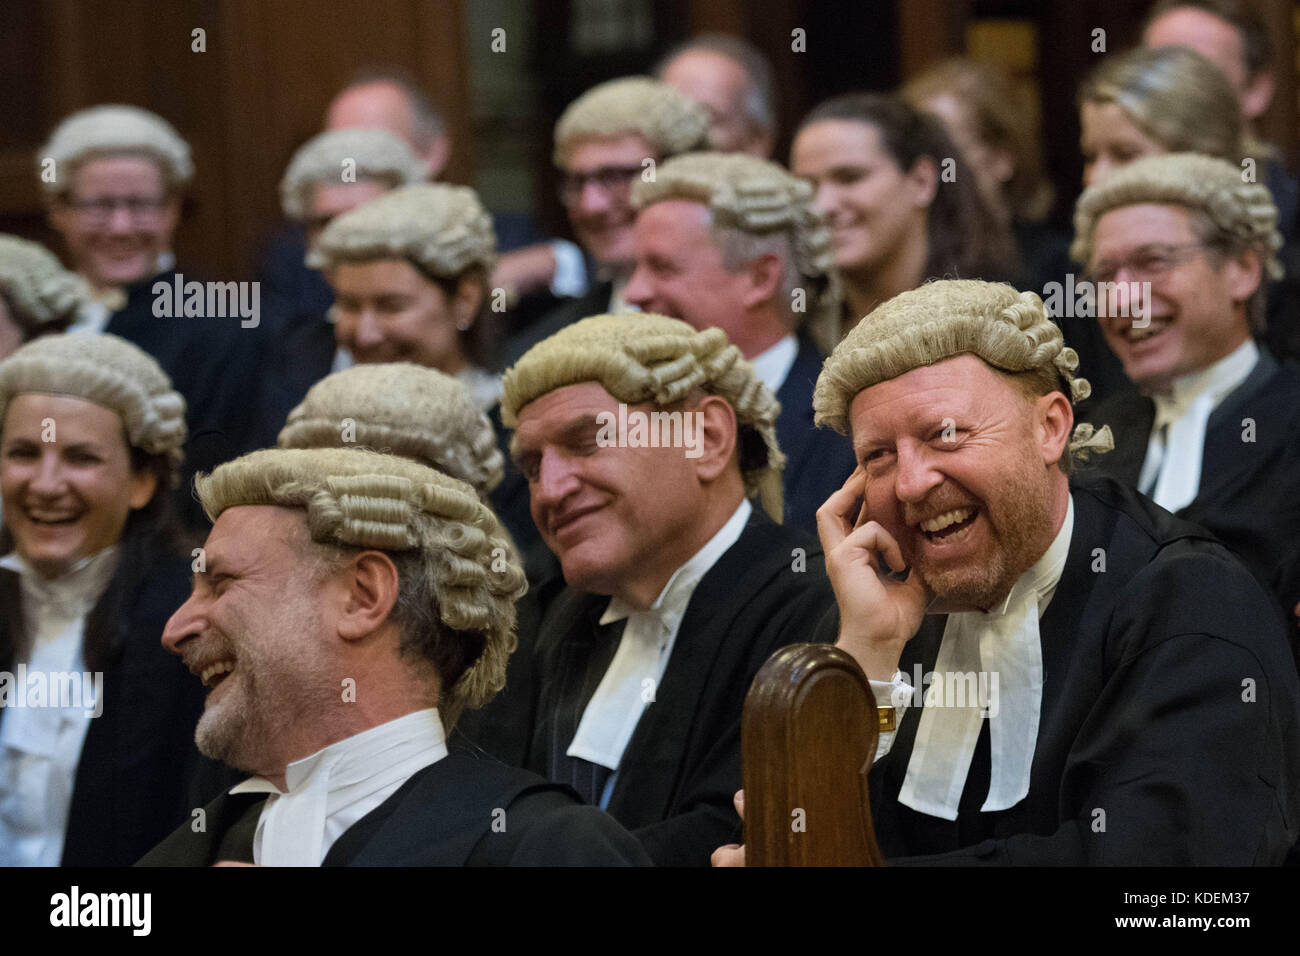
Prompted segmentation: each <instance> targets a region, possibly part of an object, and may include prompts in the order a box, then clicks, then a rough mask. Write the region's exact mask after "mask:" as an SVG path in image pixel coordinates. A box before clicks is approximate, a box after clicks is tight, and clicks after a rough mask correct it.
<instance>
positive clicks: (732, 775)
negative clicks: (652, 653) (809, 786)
mask: <svg viewBox="0 0 1300 956" xmlns="http://www.w3.org/2000/svg"><path fill="white" fill-rule="evenodd" d="M795 549H803V551H802V552H801V553H800V554H792V552H794V551H795ZM805 562H806V563H805ZM796 567H804V568H806V569H805V570H794V568H796ZM833 601H834V599H833V597H832V594H831V589H830V584H829V582H828V581H827V579H826V575H825V566H824V563H823V561H822V555H821V548H820V547H819V546H818V545H817V544H816V542H815V541H813V540H812V539H811V538H808V537H807V536H805V535H802V534H800V533H798V532H795V531H793V530H791V529H789V528H785V527H783V526H781V525H777V524H774V523H773V522H772V521H771V520H770V519H769V518H767V516H766V515H764V514H763V513H762V512H761V510H760V509H758V508H757V507H755V510H754V515H753V517H752V518H751V519H750V522H749V524H748V525H747V527H746V528H745V531H744V533H743V534H742V535H741V536H740V538H739V540H737V541H736V543H735V544H734V545H732V547H731V548H730V549H728V550H727V552H726V553H725V554H723V555H722V557H721V558H720V559H719V560H718V562H717V563H716V564H715V565H714V566H713V568H712V569H711V570H710V571H709V572H708V573H707V574H706V575H705V576H704V577H703V578H702V579H701V580H700V583H699V585H698V586H697V587H696V589H695V593H694V594H693V595H692V596H691V601H690V603H689V604H688V605H687V608H686V613H685V615H684V616H683V618H682V621H681V625H680V627H679V628H678V632H677V640H676V643H675V644H674V646H673V651H672V655H671V657H670V658H669V660H668V666H667V669H666V670H665V671H664V675H663V679H662V680H661V681H660V682H659V685H658V687H657V688H656V691H655V699H654V702H653V703H651V704H649V705H648V706H647V708H646V710H645V712H644V714H643V715H642V717H641V720H640V722H639V723H638V724H637V727H636V731H635V732H634V733H633V735H632V739H631V740H630V741H629V742H628V745H627V749H626V751H625V752H624V754H623V760H622V763H621V764H620V766H619V770H618V779H617V782H616V784H615V786H614V789H613V793H612V795H611V797H610V801H609V805H608V807H607V808H606V809H608V811H609V812H610V814H612V815H613V816H614V818H615V819H617V820H618V821H619V822H620V823H622V824H623V825H624V826H626V827H627V828H628V829H630V830H633V831H634V832H635V833H636V835H637V836H638V837H639V838H640V840H641V842H642V843H643V844H644V845H645V847H646V850H647V851H648V852H649V854H650V857H651V859H653V860H654V861H655V863H656V864H657V865H660V866H664V865H673V866H682V865H695V866H705V865H707V864H708V862H709V856H710V854H711V853H712V852H713V850H715V849H716V848H717V847H719V846H721V845H723V844H724V843H730V842H734V841H735V840H737V838H738V837H739V834H740V820H739V818H738V817H737V816H736V811H735V808H734V806H733V805H732V797H733V795H734V794H735V792H736V791H737V790H739V789H740V787H741V772H740V715H741V709H742V706H743V704H744V700H745V694H746V693H747V692H748V691H749V685H750V683H751V682H752V681H753V679H754V675H755V674H756V673H757V672H758V669H759V668H760V667H761V666H762V665H763V663H764V662H765V661H766V660H767V659H768V657H769V656H771V654H772V652H773V651H775V650H776V649H777V648H779V647H782V646H784V645H786V644H793V643H796V642H799V641H807V640H810V639H811V631H812V629H813V627H814V625H815V624H816V622H817V620H818V619H819V618H820V617H821V615H822V614H823V613H824V612H825V610H826V608H827V607H829V606H831V605H832V604H833ZM608 603H609V598H608V597H604V596H600V595H594V594H582V593H580V592H577V591H574V590H572V589H566V590H565V591H564V592H563V593H562V594H561V595H560V596H559V597H558V598H557V599H556V600H555V602H554V604H553V605H552V606H551V609H550V611H549V612H548V614H547V616H546V618H545V620H544V621H543V622H542V628H541V632H540V634H539V636H538V652H537V653H538V657H537V665H536V666H537V680H538V681H539V702H538V709H537V712H536V714H535V715H534V721H533V728H534V729H533V735H532V740H533V746H532V750H531V752H530V755H529V768H530V769H533V770H536V771H538V772H540V773H545V774H547V775H553V774H554V773H555V767H554V766H553V761H552V758H553V756H554V755H553V754H552V748H551V743H552V740H551V738H552V736H553V731H554V726H555V715H556V713H557V712H558V710H559V708H561V707H563V708H566V709H568V710H570V711H573V710H574V709H576V712H577V713H578V714H579V715H580V714H581V712H582V711H583V710H584V709H585V708H586V704H587V702H588V701H589V700H590V699H591V694H592V693H593V692H594V691H595V687H596V685H598V684H599V678H600V675H603V673H604V670H605V666H607V665H601V664H595V665H594V666H593V661H608V660H609V659H610V658H611V657H612V649H613V648H614V647H615V646H616V644H617V641H618V640H619V639H621V636H622V627H621V626H614V627H610V628H601V627H599V626H598V624H597V622H598V621H599V619H600V616H601V613H602V612H603V611H604V609H605V607H606V605H607V604H608ZM611 642H612V643H611ZM575 675H576V676H578V678H579V679H578V680H577V681H574V680H573V679H572V678H573V677H574V676H575ZM583 675H588V677H589V678H590V679H587V680H583V679H582V678H583ZM583 685H585V686H583ZM571 740H572V737H571V736H570V737H569V740H564V741H559V742H558V743H559V747H560V750H561V751H563V750H566V749H567V748H568V745H569V743H570V742H571ZM553 779H554V777H553Z"/></svg>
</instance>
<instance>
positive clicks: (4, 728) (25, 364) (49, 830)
mask: <svg viewBox="0 0 1300 956" xmlns="http://www.w3.org/2000/svg"><path fill="white" fill-rule="evenodd" d="M185 434H186V431H185V402H184V400H183V399H182V398H181V396H180V395H179V394H178V393H177V392H176V391H175V390H173V389H172V387H171V382H170V381H169V380H168V378H167V376H166V374H164V372H163V371H162V369H161V368H160V367H159V366H158V363H157V362H155V361H154V360H153V359H152V358H150V357H149V356H148V355H146V354H145V353H144V352H142V351H141V350H140V349H138V348H136V347H135V346H133V345H131V344H130V343H129V342H126V341H125V340H124V339H120V338H118V337H116V336H113V335H100V336H92V335H85V334H64V335H53V336H45V337H42V338H39V339H36V340H34V341H32V342H30V343H28V344H27V345H25V346H23V347H22V348H20V349H18V350H17V351H16V352H14V353H13V354H12V355H10V356H9V357H8V358H7V359H5V360H4V361H3V362H0V491H2V492H3V496H4V505H5V508H4V527H3V530H2V532H0V551H3V554H4V556H3V558H0V671H3V672H5V675H6V676H7V677H9V687H8V693H7V694H6V695H5V696H4V698H3V703H4V706H3V708H0V864H4V865H29V866H41V865H44V866H52V865H57V864H59V863H60V862H61V863H63V864H65V865H74V866H124V865H129V864H131V863H134V862H135V861H136V860H137V859H138V858H139V857H140V856H142V855H143V854H144V853H145V852H146V851H147V850H149V849H150V848H151V847H152V846H153V845H154V844H155V843H156V842H158V840H160V839H161V838H162V837H163V836H165V835H166V834H167V833H168V832H169V831H170V830H171V829H173V828H174V827H175V826H176V825H177V824H178V823H179V822H180V821H181V820H182V819H184V817H185V816H186V815H187V813H188V810H187V808H188V807H190V806H196V805H198V804H196V803H193V802H192V800H191V797H197V796H201V795H200V794H190V793H189V787H190V774H191V772H192V771H193V769H194V768H195V766H196V764H195V761H196V760H197V751H196V750H195V748H194V743H193V735H194V727H195V723H196V721H197V719H198V715H199V713H200V711H201V710H202V707H203V702H202V686H201V684H200V682H199V681H198V679H196V678H195V677H194V676H193V675H191V674H189V673H187V672H186V671H185V669H184V668H183V667H182V666H181V665H180V664H179V662H178V661H177V660H176V659H175V658H173V657H172V656H171V655H169V654H167V653H166V652H165V651H164V650H163V648H162V646H161V643H160V637H161V634H162V628H163V625H164V624H165V622H166V621H167V618H168V617H170V616H171V614H172V612H173V611H174V610H175V609H176V608H177V607H179V606H180V604H181V603H183V602H184V600H185V597H186V594H187V592H188V577H189V572H190V563H189V561H188V560H187V558H186V556H183V555H181V554H179V553H177V551H176V546H175V544H174V536H173V526H172V521H171V516H170V509H171V506H172V496H171V495H170V494H168V491H169V490H170V488H171V487H172V485H173V484H174V481H175V476H176V474H177V470H178V468H179V466H180V463H181V447H182V445H183V444H184V441H185ZM200 558H201V555H200V556H197V557H196V561H197V560H199V559H200ZM199 569H200V570H201V568H199Z"/></svg>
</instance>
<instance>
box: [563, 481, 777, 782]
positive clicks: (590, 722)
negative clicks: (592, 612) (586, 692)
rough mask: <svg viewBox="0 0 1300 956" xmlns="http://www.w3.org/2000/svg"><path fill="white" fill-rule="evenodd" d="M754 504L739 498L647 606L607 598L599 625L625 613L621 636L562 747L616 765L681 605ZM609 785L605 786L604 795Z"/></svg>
mask: <svg viewBox="0 0 1300 956" xmlns="http://www.w3.org/2000/svg"><path fill="white" fill-rule="evenodd" d="M753 511H754V506H753V505H751V504H750V503H749V500H748V499H742V500H741V502H740V505H739V507H737V508H736V511H735V513H734V514H732V516H731V517H730V518H729V519H728V520H727V523H726V524H724V525H723V526H722V527H721V528H720V529H718V532H717V533H716V534H715V535H714V536H713V537H712V538H710V539H709V541H708V543H707V544H705V545H704V547H702V548H700V550H699V551H697V552H695V554H694V555H693V556H692V557H691V559H690V560H689V561H687V562H686V563H685V564H683V565H682V566H681V567H680V568H678V569H677V570H676V571H674V572H673V575H672V577H670V578H669V579H668V583H667V584H665V585H664V587H663V590H662V591H660V592H659V597H658V598H657V599H656V600H655V602H654V604H652V605H651V606H650V607H649V608H647V609H646V610H643V611H642V610H637V609H636V608H633V607H632V606H631V605H629V604H628V603H627V602H626V601H624V600H622V599H621V598H612V599H610V602H609V606H608V607H606V608H605V613H604V614H603V615H601V618H600V623H601V624H612V623H613V622H614V621H621V620H622V619H623V618H627V624H626V625H625V626H624V628H623V636H622V638H621V639H620V640H619V642H618V649H617V650H616V651H615V652H614V659H613V660H612V661H610V663H609V667H608V668H606V670H605V674H604V676H603V677H602V678H601V680H600V684H599V686H597V688H596V691H595V693H593V694H592V695H591V700H589V701H588V702H587V707H586V709H585V710H584V711H583V712H582V720H581V721H579V723H578V729H577V731H576V732H575V733H574V735H573V740H572V741H571V742H570V743H569V747H568V750H567V751H566V752H567V753H568V755H569V756H570V757H579V758H581V759H583V760H589V761H591V762H592V763H595V764H599V765H600V766H602V767H608V768H609V769H610V770H615V771H616V770H617V769H618V765H619V764H620V763H621V762H622V760H623V751H624V750H626V749H627V745H628V743H629V741H631V739H632V734H633V733H634V732H635V731H636V727H637V724H638V723H639V722H640V720H641V714H642V712H643V711H644V710H645V708H646V705H647V704H650V703H652V702H653V701H654V699H655V694H654V689H655V688H656V687H657V686H658V684H659V681H660V680H662V679H663V675H664V671H665V670H666V669H667V667H668V660H669V658H670V657H671V656H672V653H673V647H674V646H675V645H676V643H677V632H678V630H679V629H680V627H681V623H682V618H683V617H684V616H685V614H686V608H687V606H688V605H689V604H690V603H691V597H692V595H694V593H695V588H696V586H697V585H698V584H699V583H700V580H701V579H702V578H703V577H704V575H706V574H707V573H708V572H709V570H710V569H711V568H712V567H713V566H714V565H715V564H717V563H718V559H719V558H721V557H722V555H723V554H725V553H726V552H727V550H728V549H729V548H730V547H731V546H732V545H733V544H735V543H736V540H737V539H738V538H739V537H740V535H741V534H742V533H743V532H744V530H745V525H746V524H747V523H748V522H749V517H750V515H751V514H752V513H753ZM608 792H609V787H607V788H606V793H607V794H608Z"/></svg>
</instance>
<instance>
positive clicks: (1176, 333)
mask: <svg viewBox="0 0 1300 956" xmlns="http://www.w3.org/2000/svg"><path fill="white" fill-rule="evenodd" d="M1088 271H1089V273H1090V274H1091V275H1094V276H1097V277H1098V278H1099V279H1103V280H1106V281H1114V282H1117V283H1118V284H1119V288H1120V290H1121V293H1122V292H1123V290H1125V289H1127V288H1128V287H1129V283H1131V282H1142V281H1147V282H1150V290H1151V294H1150V301H1149V303H1147V307H1148V308H1149V310H1150V325H1148V326H1146V327H1145V328H1139V327H1138V326H1136V325H1135V323H1134V320H1133V319H1132V318H1131V316H1133V315H1137V314H1140V312H1141V311H1142V310H1141V309H1140V308H1138V307H1137V306H1135V305H1134V304H1133V303H1131V302H1127V303H1126V299H1127V296H1125V295H1123V294H1121V296H1120V298H1119V300H1118V304H1119V305H1120V306H1121V308H1119V309H1117V310H1115V311H1116V312H1117V313H1118V314H1117V315H1108V316H1101V317H1099V318H1098V322H1100V323H1101V329H1102V332H1103V333H1104V334H1105V337H1106V342H1107V344H1108V345H1109V346H1110V348H1111V351H1113V352H1114V353H1115V355H1116V356H1118V357H1119V359H1120V361H1121V362H1123V363H1124V372H1125V374H1127V375H1128V377H1129V378H1130V379H1131V380H1132V381H1133V382H1134V383H1135V384H1137V385H1139V386H1141V387H1143V388H1147V389H1154V390H1160V389H1165V388H1168V387H1169V386H1170V384H1171V383H1172V382H1173V380H1174V379H1176V378H1179V377H1181V376H1184V375H1188V374H1190V373H1192V372H1196V371H1199V370H1201V369H1203V368H1206V367H1207V366H1209V365H1211V364H1213V363H1214V362H1216V361H1218V360H1219V359H1221V358H1223V357H1224V356H1226V355H1228V354H1229V353H1231V352H1232V351H1233V350H1234V349H1236V348H1237V347H1238V346H1239V345H1241V344H1242V343H1243V342H1244V341H1246V338H1247V337H1248V336H1249V335H1250V327H1249V323H1248V321H1247V319H1246V303H1247V301H1248V300H1249V298H1250V296H1251V295H1252V294H1253V293H1254V291H1255V289H1257V288H1258V286H1259V282H1260V271H1259V267H1258V262H1257V261H1255V260H1253V259H1251V260H1249V261H1245V262H1243V261H1238V260H1235V259H1232V258H1226V259H1224V260H1222V261H1219V260H1218V257H1216V256H1214V255H1212V254H1210V253H1209V252H1208V251H1207V250H1206V249H1204V248H1203V247H1201V246H1200V237H1199V236H1198V235H1197V233H1196V229H1195V227H1194V220H1193V217H1192V215H1191V214H1190V213H1189V212H1188V211H1187V210H1186V209H1183V208H1181V207H1179V206H1167V205H1156V204H1153V203H1143V204H1140V205H1135V206H1122V207H1120V208H1118V209H1112V210H1111V211H1110V212H1108V213H1106V214H1105V215H1104V216H1102V217H1101V218H1100V219H1098V220H1097V225H1096V227H1095V228H1094V230H1093V241H1092V256H1091V261H1090V262H1089V263H1088ZM1125 305H1127V308H1125ZM1099 311H1101V310H1099Z"/></svg>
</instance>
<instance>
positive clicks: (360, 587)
mask: <svg viewBox="0 0 1300 956" xmlns="http://www.w3.org/2000/svg"><path fill="white" fill-rule="evenodd" d="M340 574H341V575H342V577H341V579H340V583H341V584H342V586H343V588H344V593H343V601H342V604H341V607H340V610H339V614H338V617H337V627H338V633H339V637H341V638H343V639H344V640H345V641H355V640H360V639H362V638H366V637H369V636H370V635H371V634H373V633H375V631H377V630H379V629H380V628H381V627H383V625H384V623H385V622H386V621H387V620H388V618H389V615H390V614H392V611H393V606H394V605H396V604H397V587H398V575H397V565H395V564H393V559H392V558H390V557H389V556H388V555H386V554H384V553H383V552H382V551H362V552H361V553H360V554H358V555H357V556H356V557H354V558H353V559H352V560H351V561H349V562H348V563H347V565H346V566H345V567H344V568H343V570H342V571H341V572H340Z"/></svg>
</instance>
